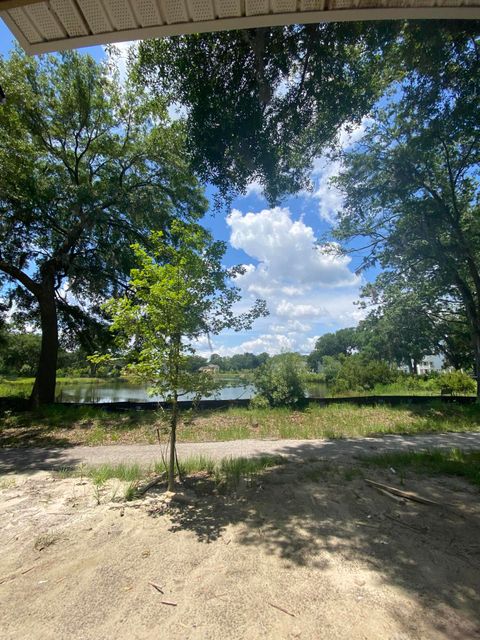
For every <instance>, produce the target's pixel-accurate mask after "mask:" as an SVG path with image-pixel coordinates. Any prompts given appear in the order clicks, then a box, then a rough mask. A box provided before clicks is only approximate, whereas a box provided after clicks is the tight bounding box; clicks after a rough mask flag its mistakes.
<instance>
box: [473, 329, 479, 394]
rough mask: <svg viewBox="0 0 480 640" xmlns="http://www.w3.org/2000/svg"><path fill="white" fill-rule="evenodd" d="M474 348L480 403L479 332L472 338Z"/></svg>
mask: <svg viewBox="0 0 480 640" xmlns="http://www.w3.org/2000/svg"><path fill="white" fill-rule="evenodd" d="M473 344H474V349H475V378H476V381H477V403H480V333H477V334H476V335H475V338H474V343H473Z"/></svg>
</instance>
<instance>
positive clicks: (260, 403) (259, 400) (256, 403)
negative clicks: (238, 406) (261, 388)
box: [248, 394, 270, 409]
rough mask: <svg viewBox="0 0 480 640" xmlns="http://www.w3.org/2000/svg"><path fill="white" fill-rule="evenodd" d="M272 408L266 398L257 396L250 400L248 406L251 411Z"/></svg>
mask: <svg viewBox="0 0 480 640" xmlns="http://www.w3.org/2000/svg"><path fill="white" fill-rule="evenodd" d="M269 407H270V403H269V401H268V400H267V398H266V397H265V396H261V395H258V394H257V395H256V396H253V398H252V399H251V400H250V403H249V405H248V408H249V409H268V408H269Z"/></svg>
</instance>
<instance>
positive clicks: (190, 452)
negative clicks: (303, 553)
mask: <svg viewBox="0 0 480 640" xmlns="http://www.w3.org/2000/svg"><path fill="white" fill-rule="evenodd" d="M433 448H440V449H452V448H458V449H480V433H478V432H477V433H475V432H471V433H445V434H430V435H429V434H427V435H420V436H402V435H392V436H390V435H389V436H383V437H377V438H346V439H343V440H231V441H228V442H197V443H179V444H178V455H179V457H180V458H188V457H190V456H197V455H202V456H207V457H210V458H214V459H216V460H218V459H221V458H225V457H229V456H234V457H240V456H247V457H248V456H257V455H262V454H266V455H268V454H270V455H283V456H286V457H289V458H291V459H294V460H309V459H315V458H319V459H328V460H337V459H338V460H343V461H346V460H348V459H351V458H355V457H359V456H365V455H372V454H377V453H383V452H387V451H388V452H390V451H411V450H420V451H421V450H425V449H433ZM160 458H161V455H160V449H159V447H158V446H157V445H136V444H134V445H110V446H98V447H85V446H79V447H65V448H53V447H52V448H42V449H40V448H31V449H0V474H2V473H12V472H14V473H19V472H22V471H30V470H36V469H45V470H48V469H55V468H57V469H58V468H59V467H70V466H75V465H79V464H87V465H98V464H102V463H106V462H108V463H113V464H115V463H118V462H131V463H134V462H136V463H139V464H144V465H148V464H150V463H152V462H154V461H156V460H159V459H160Z"/></svg>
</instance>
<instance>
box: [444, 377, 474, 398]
mask: <svg viewBox="0 0 480 640" xmlns="http://www.w3.org/2000/svg"><path fill="white" fill-rule="evenodd" d="M436 382H437V383H438V385H439V386H440V390H441V393H442V394H445V395H451V396H456V395H464V394H465V395H469V394H471V393H475V390H476V384H475V380H473V379H472V378H471V377H470V376H469V375H468V374H466V373H464V372H463V371H448V372H446V373H442V374H441V375H440V376H438V378H437V380H436Z"/></svg>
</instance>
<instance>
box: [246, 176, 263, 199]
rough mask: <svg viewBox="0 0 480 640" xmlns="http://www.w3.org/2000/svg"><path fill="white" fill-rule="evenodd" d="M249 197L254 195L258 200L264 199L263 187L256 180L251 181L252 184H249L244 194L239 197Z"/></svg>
mask: <svg viewBox="0 0 480 640" xmlns="http://www.w3.org/2000/svg"><path fill="white" fill-rule="evenodd" d="M251 195H256V196H257V197H259V198H264V194H263V186H262V185H261V184H260V182H259V181H258V180H252V182H249V183H248V184H247V188H246V189H245V193H244V194H243V195H242V196H240V197H243V198H248V196H251Z"/></svg>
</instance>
